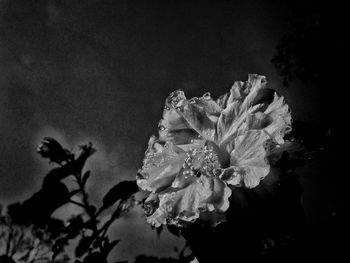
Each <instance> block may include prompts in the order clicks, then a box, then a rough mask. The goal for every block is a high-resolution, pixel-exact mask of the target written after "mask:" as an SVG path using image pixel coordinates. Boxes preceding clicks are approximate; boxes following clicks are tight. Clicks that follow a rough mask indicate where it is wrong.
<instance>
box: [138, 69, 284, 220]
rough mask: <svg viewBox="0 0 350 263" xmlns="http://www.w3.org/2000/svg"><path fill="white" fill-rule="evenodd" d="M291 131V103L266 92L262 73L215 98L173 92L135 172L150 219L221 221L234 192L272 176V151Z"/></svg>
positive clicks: (205, 95) (251, 75)
mask: <svg viewBox="0 0 350 263" xmlns="http://www.w3.org/2000/svg"><path fill="white" fill-rule="evenodd" d="M290 127H291V114H290V110H289V107H288V105H287V104H286V103H285V102H284V98H283V97H282V96H280V95H279V94H278V93H277V92H275V91H273V90H271V89H267V88H266V79H265V77H264V76H260V75H256V74H250V75H249V76H248V81H246V82H241V81H236V82H235V83H234V85H233V86H232V88H231V90H230V92H229V93H226V94H224V95H222V96H220V97H219V98H218V99H217V100H214V99H213V98H212V97H211V95H210V94H209V93H206V94H204V95H203V96H202V97H200V98H192V99H190V100H188V99H187V98H186V97H185V94H184V92H183V91H179V90H178V91H174V92H173V93H171V94H170V96H169V97H168V98H167V99H166V102H165V108H164V112H163V118H162V119H161V121H160V122H159V136H158V138H157V137H155V136H152V137H151V138H150V140H149V143H148V149H147V151H146V153H145V158H144V161H143V166H142V168H141V169H140V170H139V172H138V175H137V184H138V186H139V187H140V188H141V189H142V190H145V191H147V192H149V193H150V195H149V196H148V198H147V199H146V200H145V207H146V208H147V209H146V210H147V214H146V215H147V221H148V222H149V223H151V224H152V225H154V226H156V227H157V226H160V225H162V224H175V225H180V226H182V225H185V224H187V223H191V222H194V221H195V220H197V219H198V218H200V219H202V220H209V221H210V222H211V223H212V224H214V225H216V224H218V223H220V222H221V221H222V220H223V219H224V213H225V211H226V210H227V209H228V208H229V201H228V198H229V196H230V195H231V192H232V190H233V189H234V187H246V188H254V187H256V186H257V185H259V182H260V180H262V179H263V178H265V177H266V176H267V175H268V174H269V172H270V163H269V161H268V157H269V153H270V152H271V151H273V150H274V149H275V148H277V147H279V146H280V145H282V144H283V143H284V139H283V137H284V135H285V134H286V133H287V132H289V130H290Z"/></svg>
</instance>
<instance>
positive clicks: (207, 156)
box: [183, 145, 220, 177]
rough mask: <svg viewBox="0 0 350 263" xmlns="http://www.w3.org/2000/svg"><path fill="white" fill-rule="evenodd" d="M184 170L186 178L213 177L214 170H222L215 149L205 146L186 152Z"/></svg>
mask: <svg viewBox="0 0 350 263" xmlns="http://www.w3.org/2000/svg"><path fill="white" fill-rule="evenodd" d="M183 168H184V170H185V171H184V174H185V175H186V176H195V177H200V176H201V175H204V176H213V175H214V170H215V169H217V168H220V162H219V158H218V155H217V154H216V152H215V150H214V147H213V146H212V145H204V146H203V147H201V148H195V149H190V150H189V151H187V152H186V159H185V162H184V164H183Z"/></svg>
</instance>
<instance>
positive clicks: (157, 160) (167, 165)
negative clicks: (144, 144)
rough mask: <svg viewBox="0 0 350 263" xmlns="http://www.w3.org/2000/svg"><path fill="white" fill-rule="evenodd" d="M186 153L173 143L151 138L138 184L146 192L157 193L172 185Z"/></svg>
mask: <svg viewBox="0 0 350 263" xmlns="http://www.w3.org/2000/svg"><path fill="white" fill-rule="evenodd" d="M185 157H186V154H185V152H184V151H183V150H182V149H181V148H179V147H177V146H176V145H174V144H173V143H172V142H162V141H159V140H156V139H155V138H154V137H151V139H150V142H149V147H148V150H147V151H146V154H145V159H144V161H143V167H142V169H141V170H140V171H139V173H138V179H137V184H138V186H139V187H140V188H141V189H143V190H145V191H151V192H157V191H160V190H162V189H164V188H165V187H168V186H170V185H171V184H172V181H173V180H174V178H175V177H176V175H177V174H178V172H179V171H180V169H181V167H182V164H183V162H184V160H185Z"/></svg>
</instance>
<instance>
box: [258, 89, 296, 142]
mask: <svg viewBox="0 0 350 263" xmlns="http://www.w3.org/2000/svg"><path fill="white" fill-rule="evenodd" d="M264 113H265V114H266V115H268V116H269V118H271V121H270V122H271V123H270V125H268V126H266V127H265V128H264V129H265V131H266V132H267V133H268V134H269V135H270V136H271V138H272V139H273V140H274V141H275V142H276V143H278V144H282V143H283V142H284V139H283V137H284V135H285V134H286V133H288V132H289V131H290V130H291V124H292V116H291V113H290V110H289V107H288V105H287V104H286V103H285V102H284V98H283V97H282V96H279V95H278V94H277V93H276V92H275V94H274V99H273V102H272V103H271V104H270V105H269V107H268V108H267V109H266V110H265V112H264Z"/></svg>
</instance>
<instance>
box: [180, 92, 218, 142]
mask: <svg viewBox="0 0 350 263" xmlns="http://www.w3.org/2000/svg"><path fill="white" fill-rule="evenodd" d="M175 107H176V109H177V110H178V112H179V113H180V114H181V115H182V117H183V118H184V119H185V120H186V121H187V122H188V124H189V125H190V126H191V127H192V128H193V129H194V130H196V131H197V132H198V134H200V135H201V136H202V137H203V138H204V139H206V140H210V141H215V140H216V125H217V121H218V117H219V115H220V113H221V110H222V109H221V107H220V106H219V105H218V104H217V103H216V102H215V101H214V100H213V99H212V98H211V97H210V95H209V94H205V95H203V96H202V97H200V98H192V99H191V100H186V99H181V100H179V101H178V103H177V104H176V105H175Z"/></svg>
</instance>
